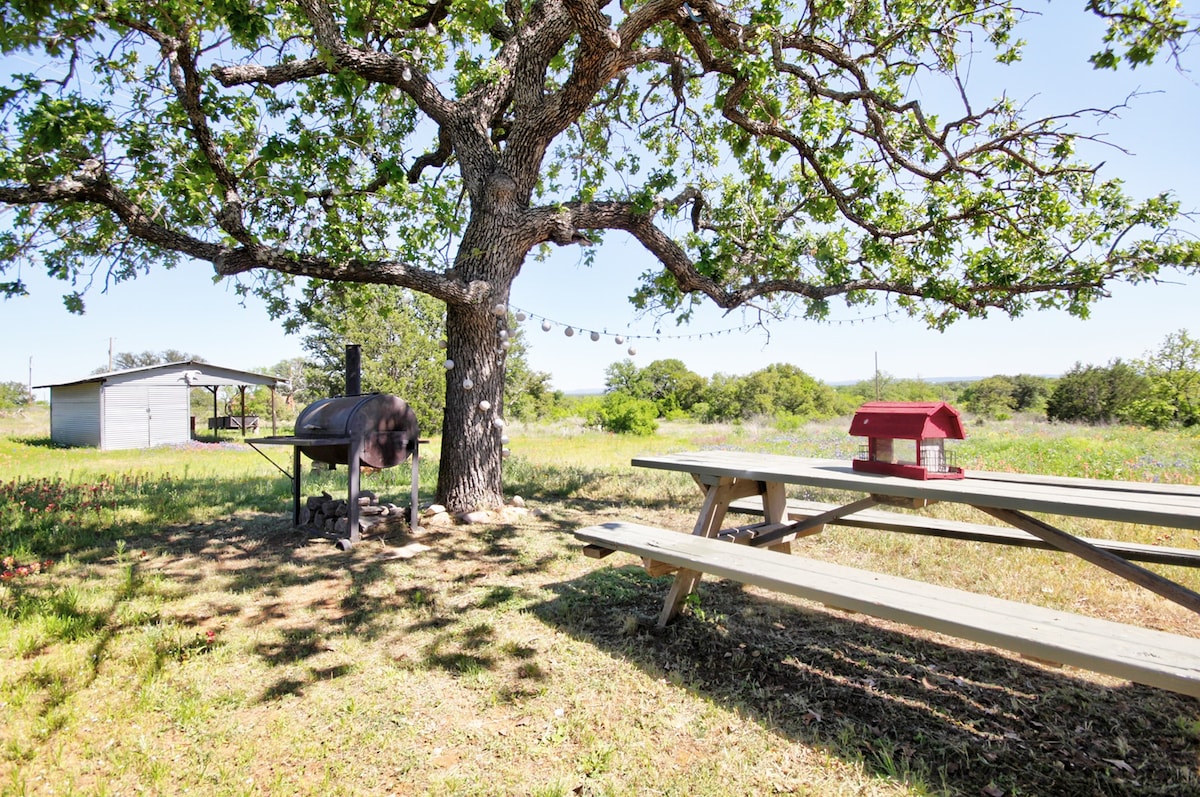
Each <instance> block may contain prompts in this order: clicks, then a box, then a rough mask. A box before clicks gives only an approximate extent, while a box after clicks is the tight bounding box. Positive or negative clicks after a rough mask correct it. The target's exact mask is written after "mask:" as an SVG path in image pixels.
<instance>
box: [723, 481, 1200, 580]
mask: <svg viewBox="0 0 1200 797" xmlns="http://www.w3.org/2000/svg"><path fill="white" fill-rule="evenodd" d="M836 506H837V504H829V503H825V502H822V501H802V500H799V499H789V500H788V502H787V512H788V517H789V518H791V519H793V520H803V519H805V518H810V517H815V516H817V515H819V514H821V513H823V512H828V511H829V510H830V509H832V508H834V507H836ZM729 511H730V512H741V513H745V514H748V515H761V514H762V511H763V510H762V503H761V501H759V500H758V499H756V498H743V499H740V500H737V501H734V502H733V503H732V504H730V505H729ZM830 522H831V523H833V524H834V525H838V526H847V527H850V528H860V529H879V530H882V531H893V532H899V533H902V534H922V535H926V536H931V537H944V538H946V539H952V540H966V541H970V542H986V543H991V544H995V545H1012V546H1018V547H1022V548H1036V549H1039V550H1043V551H1056V550H1058V548H1056V547H1055V546H1053V545H1051V544H1050V543H1048V542H1046V541H1045V540H1043V539H1041V538H1039V537H1035V536H1034V535H1032V534H1029V533H1028V532H1025V531H1020V530H1018V529H1014V528H1009V527H1006V526H985V525H983V524H981V523H968V522H965V521H961V520H945V519H943V518H932V517H925V516H922V515H903V514H901V513H899V512H889V511H887V510H877V509H867V510H863V511H860V512H855V513H853V514H851V515H846V516H844V517H841V518H838V519H837V520H834V521H830ZM1079 539H1080V540H1083V541H1084V542H1086V543H1089V544H1091V545H1094V546H1095V547H1097V548H1100V549H1101V550H1105V551H1110V552H1111V553H1115V554H1116V555H1117V556H1120V557H1122V558H1123V559H1128V560H1129V561H1131V562H1149V563H1153V564H1160V565H1178V566H1180V567H1200V548H1172V547H1168V546H1165V545H1147V544H1143V543H1137V542H1124V541H1121V540H1105V539H1098V538H1095V537H1079Z"/></svg>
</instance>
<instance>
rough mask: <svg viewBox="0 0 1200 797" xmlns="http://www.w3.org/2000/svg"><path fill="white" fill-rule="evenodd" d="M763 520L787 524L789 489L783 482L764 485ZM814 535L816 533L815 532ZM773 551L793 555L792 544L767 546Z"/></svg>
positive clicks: (784, 543) (787, 542)
mask: <svg viewBox="0 0 1200 797" xmlns="http://www.w3.org/2000/svg"><path fill="white" fill-rule="evenodd" d="M762 502H763V520H765V521H766V522H767V523H787V522H788V516H787V488H786V486H785V485H784V483H783V482H765V483H764V484H763V499H762ZM813 533H814V534H815V533H816V532H813ZM767 547H768V548H769V549H770V550H772V551H779V552H780V553H791V552H792V542H791V540H788V541H786V542H777V543H775V544H773V545H769V546H767Z"/></svg>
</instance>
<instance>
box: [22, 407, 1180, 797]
mask: <svg viewBox="0 0 1200 797" xmlns="http://www.w3.org/2000/svg"><path fill="white" fill-rule="evenodd" d="M514 427H515V428H511V429H510V435H511V437H512V444H511V447H512V450H513V452H514V455H513V457H512V458H510V459H509V460H507V461H506V466H505V467H506V485H507V489H508V490H509V491H510V494H511V495H520V496H521V497H522V498H523V499H524V501H525V503H526V505H527V511H526V512H524V513H518V512H512V513H511V514H510V515H506V516H505V517H504V518H503V519H502V520H499V521H497V522H495V523H491V524H482V525H476V526H466V525H458V526H445V527H428V528H427V529H426V530H425V531H424V532H423V533H421V534H420V535H419V536H417V537H415V538H414V537H409V536H407V535H406V534H402V533H401V532H400V531H395V530H393V531H391V532H389V534H388V535H387V536H385V537H381V536H378V535H376V536H370V537H368V539H367V541H366V542H364V543H363V544H362V545H359V546H357V547H355V548H354V549H353V550H352V551H350V552H348V553H344V552H341V551H340V550H338V549H337V548H336V547H335V546H333V545H331V544H330V543H329V542H326V541H323V540H319V539H312V540H310V539H308V538H306V537H305V536H304V535H303V534H301V533H299V532H297V531H295V530H294V529H292V528H291V524H290V487H289V483H288V481H287V480H286V479H285V478H284V477H283V476H282V475H281V474H280V473H279V472H278V471H277V470H276V469H275V468H274V467H272V466H271V465H270V464H269V463H267V462H266V461H265V460H264V459H263V458H262V457H260V456H259V455H258V454H257V453H255V452H254V451H252V450H250V449H248V447H246V446H244V445H243V444H242V443H240V442H237V441H236V440H234V441H233V442H228V443H222V444H203V445H195V446H189V447H180V448H170V449H156V450H152V451H138V452H99V451H94V450H86V449H62V448H57V447H55V446H53V445H52V444H51V443H50V441H49V439H48V425H47V418H46V415H45V412H44V410H40V411H36V410H35V411H32V412H31V413H30V414H29V415H27V416H23V417H22V416H9V417H5V418H0V469H2V470H0V473H3V476H2V477H0V556H3V557H4V569H5V571H6V575H5V578H4V580H3V583H2V584H0V709H2V710H3V714H4V718H5V721H4V723H3V724H2V725H0V794H3V795H9V794H12V795H18V794H125V793H134V792H136V793H147V794H177V793H178V794H182V793H187V794H212V795H224V794H271V795H275V794H281V795H282V794H314V795H316V794H320V795H325V794H421V795H424V794H429V795H443V794H473V795H495V794H513V795H574V794H584V795H592V794H613V795H658V794H678V795H704V794H710V795H730V794H734V795H741V794H746V795H749V794H755V795H758V794H808V795H851V794H853V795H910V794H916V795H922V794H924V795H985V797H998V796H999V795H1006V796H1011V795H1093V794H1099V795H1126V794H1128V795H1146V794H1161V795H1200V703H1198V702H1197V701H1196V700H1193V699H1190V698H1184V697H1180V696H1177V695H1173V694H1170V693H1166V692H1162V691H1160V690H1155V689H1151V688H1147V687H1141V686H1134V685H1130V684H1128V683H1125V682H1121V681H1117V680H1114V679H1110V678H1105V677H1102V676H1098V675H1094V674H1091V673H1087V672H1082V671H1078V670H1073V669H1069V668H1053V667H1046V666H1042V665H1040V664H1037V663H1034V662H1029V661H1024V660H1021V659H1019V658H1015V657H1010V656H1008V655H1005V654H1002V653H1000V652H998V651H994V650H991V649H987V648H983V647H980V646H975V645H966V644H962V643H958V642H956V641H954V640H950V639H947V638H944V637H938V636H936V635H931V634H927V633H923V632H915V631H913V630H912V629H906V628H903V627H901V626H896V625H894V624H889V623H885V622H880V621H873V620H868V619H864V618H862V617H860V616H852V615H848V614H846V613H843V612H838V611H834V610H830V609H827V608H825V607H822V606H819V605H812V604H805V603H803V602H800V601H791V600H787V599H783V598H781V597H780V596H778V595H773V594H769V593H764V592H762V591H759V590H755V589H747V588H743V587H741V586H738V585H736V584H731V583H725V582H717V581H713V580H706V581H705V582H704V583H703V584H702V585H701V591H700V593H699V599H698V600H696V601H694V602H693V603H692V604H691V605H690V608H689V611H688V612H687V613H686V615H685V616H684V617H683V618H681V619H680V620H679V621H677V622H676V623H674V624H672V625H671V626H670V627H668V628H667V629H665V630H658V629H656V628H654V625H653V619H654V615H655V613H656V612H657V610H658V607H659V605H660V603H661V600H662V596H663V594H664V592H665V589H666V587H667V585H668V584H669V579H668V578H658V579H655V578H650V577H649V576H647V575H646V574H645V572H644V571H643V570H642V569H641V568H640V567H639V566H637V564H636V562H634V561H633V560H632V559H631V558H629V557H624V556H623V555H620V554H618V555H614V556H612V557H610V558H608V559H604V560H602V561H600V562H597V561H595V560H591V559H587V558H585V557H583V556H582V555H581V554H580V553H579V547H580V546H579V544H578V543H577V542H576V541H575V540H574V538H573V536H572V535H571V533H570V532H571V530H572V529H574V528H578V527H579V526H582V525H588V524H592V523H595V522H602V521H604V520H610V519H623V520H635V521H640V522H645V523H650V524H654V525H662V526H667V527H673V528H679V529H686V528H689V527H690V523H691V520H692V518H693V517H694V514H695V512H696V511H697V509H698V506H699V500H698V493H697V491H696V489H695V487H694V486H693V485H692V484H690V480H689V479H687V478H686V477H684V476H682V475H680V474H669V473H660V472H656V473H643V472H635V470H634V469H632V468H631V467H629V464H628V463H629V460H630V458H631V457H632V456H635V455H638V454H645V453H657V452H667V451H678V450H687V449H699V448H716V447H729V448H738V449H747V450H761V451H771V452H778V453H794V454H801V455H813V456H828V457H848V456H849V455H850V453H851V452H852V451H853V450H854V449H855V447H856V442H855V441H854V440H853V439H852V438H849V437H848V436H847V435H846V432H845V429H846V427H847V421H845V420H844V419H843V420H842V421H837V422H831V423H829V424H821V425H813V426H808V427H802V428H800V429H790V430H788V431H779V430H777V429H774V428H771V427H769V426H762V427H755V426H751V425H741V426H700V425H676V424H665V425H664V426H663V428H662V429H661V430H660V433H659V434H658V435H656V436H655V437H651V438H632V437H627V436H616V435H611V434H606V433H601V432H596V431H593V430H587V429H583V428H581V427H580V425H579V424H578V423H572V422H566V421H564V422H560V423H558V424H556V425H554V426H549V425H548V426H542V427H535V426H530V427H521V426H520V425H515V424H514ZM968 430H969V435H970V436H969V439H968V440H966V441H963V442H962V443H961V444H960V445H959V446H958V447H957V448H956V452H957V455H958V461H959V464H960V465H964V466H966V467H968V468H985V469H990V470H1014V471H1038V472H1045V473H1058V474H1064V475H1081V476H1090V477H1098V478H1122V479H1134V480H1159V481H1164V482H1181V483H1200V438H1198V437H1197V435H1196V434H1194V433H1193V434H1189V433H1186V432H1181V431H1167V432H1147V431H1144V430H1134V429H1128V428H1122V427H1107V428H1100V429H1096V428H1084V427H1071V426H1050V425H1046V424H1042V423H1036V422H1032V421H1006V422H987V423H981V422H971V423H970V424H969V427H968ZM439 443H440V441H438V440H434V441H433V442H432V443H431V444H430V445H429V446H426V447H424V448H423V449H422V456H423V459H422V467H421V494H422V497H423V499H424V500H425V501H429V500H431V499H432V497H433V485H434V482H435V479H436V473H437V462H436V459H437V452H438V450H439ZM276 459H277V460H278V461H281V462H282V461H283V460H286V459H288V458H287V457H286V456H280V457H276ZM341 478H344V477H343V474H342V473H341V472H335V473H333V474H316V475H308V474H306V476H305V480H304V485H305V493H306V494H312V493H313V492H314V491H319V490H321V489H327V490H329V491H330V492H331V493H337V492H338V491H342V490H344V482H343V481H340V480H339V479H341ZM364 486H366V487H368V488H370V489H372V490H375V491H376V492H378V493H379V494H380V495H381V496H385V497H388V498H391V500H394V501H395V502H396V503H402V502H403V501H404V500H405V499H406V497H407V494H408V489H409V483H408V468H407V467H402V468H395V469H392V470H389V471H384V472H381V473H378V474H373V475H370V476H367V477H365V482H364ZM807 497H815V498H827V497H832V496H822V495H816V494H814V495H809V496H807ZM954 516H955V517H957V516H958V515H954ZM970 519H972V520H976V519H977V518H970ZM1063 522H1064V523H1066V521H1063ZM1068 528H1069V529H1070V530H1072V531H1075V532H1078V533H1081V534H1085V535H1088V536H1117V535H1120V536H1122V537H1124V538H1127V539H1131V540H1138V541H1143V542H1158V543H1161V544H1166V545H1173V546H1179V547H1200V540H1198V539H1197V538H1196V535H1195V534H1193V533H1184V532H1171V531H1168V530H1163V529H1154V528H1148V527H1133V528H1122V529H1113V528H1107V527H1103V526H1102V525H1101V524H1093V523H1090V522H1083V521H1077V522H1075V523H1073V524H1068ZM414 542H416V543H419V544H420V545H422V546H427V547H426V548H425V549H424V550H421V551H420V552H417V553H416V555H413V556H411V558H404V557H405V556H406V555H408V554H410V553H413V549H412V548H406V547H405V546H409V545H410V544H411V543H414ZM798 549H799V552H800V553H803V554H804V555H807V556H813V557H816V558H823V559H829V560H831V561H837V562H841V563H844V564H853V565H855V566H859V567H867V568H871V569H876V570H881V571H886V572H891V573H896V574H899V575H904V576H908V577H912V578H920V579H923V580H928V581H934V582H938V583H942V584H946V585H949V586H956V587H960V588H965V589H971V590H974V591H978V592H985V593H989V594H994V595H999V596H1003V597H1008V598H1013V599H1017V600H1023V601H1027V602H1032V603H1037V604H1040V605H1044V606H1050V607H1054V608H1060V609H1068V610H1071V611H1077V612H1081V613H1086V614H1092V615H1096V616H1101V617H1107V618H1110V619H1119V620H1122V621H1125V622H1131V623H1136V624H1140V625H1145V626H1150V627H1155V628H1163V629H1167V630H1171V631H1174V632H1176V633H1184V634H1189V635H1193V636H1195V635H1200V629H1198V628H1197V626H1198V624H1197V623H1196V622H1195V619H1196V618H1195V616H1194V615H1189V613H1188V612H1187V611H1186V610H1184V609H1182V608H1180V607H1177V606H1175V605H1174V604H1170V603H1168V602H1166V601H1164V600H1162V599H1160V598H1157V597H1156V596H1154V595H1152V594H1149V593H1145V592H1144V591H1140V590H1137V589H1135V588H1132V587H1129V586H1127V585H1126V584H1125V583H1124V582H1120V581H1117V580H1116V579H1114V578H1111V577H1109V576H1108V575H1107V574H1105V573H1103V572H1102V571H1098V570H1096V569H1094V568H1092V567H1090V566H1088V565H1086V564H1085V563H1082V562H1079V561H1077V560H1074V559H1069V558H1066V557H1063V556H1059V555H1055V554H1050V553H1046V552H1036V551H1026V550H1017V549H1002V550H997V549H995V548H989V547H986V546H983V545H977V544H964V543H961V542H960V543H951V542H947V541H942V540H935V539H925V538H915V537H910V536H901V535H887V534H882V533H878V532H875V533H872V532H866V531H852V530H837V531H830V532H826V533H824V534H822V535H819V536H817V537H813V538H809V539H807V540H805V541H803V542H802V543H800V544H799V545H798ZM1156 569H1158V571H1159V572H1163V573H1164V574H1168V575H1170V576H1171V577H1172V578H1176V579H1178V580H1180V581H1181V582H1183V583H1185V584H1186V585H1188V586H1190V587H1191V588H1193V589H1200V573H1195V572H1190V571H1189V572H1181V571H1180V570H1179V569H1172V568H1156Z"/></svg>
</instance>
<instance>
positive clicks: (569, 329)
mask: <svg viewBox="0 0 1200 797" xmlns="http://www.w3.org/2000/svg"><path fill="white" fill-rule="evenodd" d="M508 309H509V310H510V311H511V312H512V313H514V314H515V316H516V319H517V321H518V322H522V321H525V319H527V318H528V319H531V320H533V321H540V322H541V326H542V330H543V331H545V332H549V331H550V330H552V329H554V328H555V327H559V328H562V329H563V331H564V332H565V334H566V335H567V337H572V336H574V335H575V334H576V333H578V334H580V335H586V336H588V337H589V338H591V339H592V340H593V341H598V340H600V338H602V337H606V338H612V339H613V340H614V341H616V343H617V345H618V346H619V345H621V344H623V343H625V342H626V341H634V340H703V339H704V338H715V337H718V336H721V335H732V334H734V333H739V332H742V333H744V332H750V331H753V330H755V329H758V328H761V327H763V326H764V324H763V323H762V322H755V323H753V324H742V325H740V326H736V327H726V328H725V329H715V330H710V331H706V332H687V333H679V334H667V335H664V334H662V332H661V330H655V332H654V334H634V333H631V332H621V333H613V332H609V331H608V330H607V329H604V330H596V329H589V328H587V327H585V326H580V325H578V324H567V323H564V322H562V321H558V320H556V319H553V318H548V317H547V316H544V315H539V314H538V313H534V312H531V311H529V310H523V309H521V308H519V307H516V306H514V305H511V304H510V305H509V306H508ZM892 312H893V311H891V310H889V311H888V312H885V313H878V314H876V315H873V316H863V317H861V318H847V319H836V320H829V321H822V322H821V323H823V324H830V325H832V326H845V325H847V324H849V325H854V324H860V323H866V322H869V321H878V320H881V319H889V318H891V316H892ZM786 317H788V318H794V316H786Z"/></svg>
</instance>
